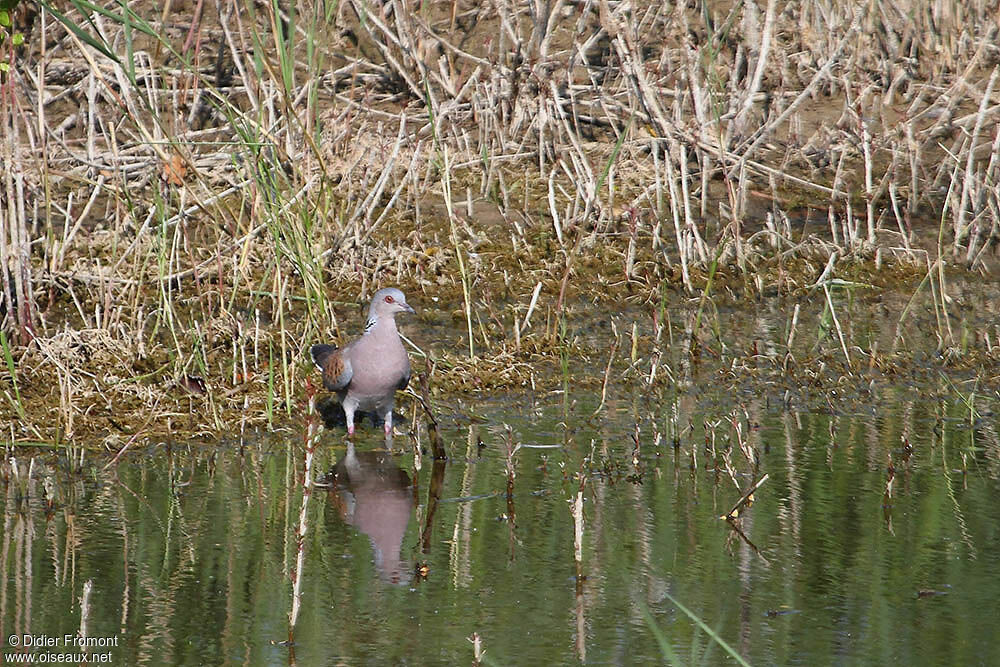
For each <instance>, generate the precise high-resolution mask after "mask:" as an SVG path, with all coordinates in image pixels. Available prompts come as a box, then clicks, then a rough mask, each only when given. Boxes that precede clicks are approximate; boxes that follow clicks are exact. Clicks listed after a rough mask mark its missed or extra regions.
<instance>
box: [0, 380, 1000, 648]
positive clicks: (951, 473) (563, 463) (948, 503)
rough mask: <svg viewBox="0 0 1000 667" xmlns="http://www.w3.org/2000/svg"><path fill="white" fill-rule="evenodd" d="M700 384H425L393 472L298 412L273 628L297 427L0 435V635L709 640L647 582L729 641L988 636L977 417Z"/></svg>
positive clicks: (983, 476) (989, 459) (959, 642)
mask: <svg viewBox="0 0 1000 667" xmlns="http://www.w3.org/2000/svg"><path fill="white" fill-rule="evenodd" d="M711 393H712V392H711V391H708V392H706V395H705V396H701V395H700V394H698V393H696V392H676V391H669V392H667V391H663V392H659V393H657V394H655V395H651V396H611V397H609V400H608V401H607V402H606V404H605V406H604V408H602V410H601V412H600V413H599V414H598V416H597V417H594V418H591V413H592V412H593V411H594V409H595V408H596V407H597V404H598V402H599V396H598V395H596V393H595V392H591V393H588V394H584V395H581V396H577V397H574V398H573V399H572V400H565V401H564V399H563V396H561V395H560V394H558V393H556V394H547V395H524V396H521V397H519V398H516V399H504V400H496V399H493V400H490V399H483V400H477V401H475V402H474V404H473V405H471V406H470V405H466V404H464V403H462V402H456V403H454V404H446V405H442V406H441V412H442V415H441V421H442V434H443V436H444V441H445V443H446V446H447V448H448V450H449V453H450V459H449V461H448V462H447V463H441V464H437V465H434V464H433V462H432V461H431V458H430V457H429V456H427V455H426V454H425V455H423V456H421V457H420V460H419V464H420V467H419V469H417V468H416V459H415V457H414V454H413V446H414V443H413V441H412V440H411V439H410V438H408V437H405V436H402V435H397V436H396V438H395V440H394V442H393V445H394V452H393V453H388V452H386V451H384V450H383V449H382V447H383V445H384V443H383V441H382V438H381V431H380V430H378V429H371V428H368V429H365V430H359V435H358V438H357V440H356V444H357V446H356V449H355V450H354V452H351V453H350V455H349V452H348V448H347V446H346V440H345V438H344V435H343V433H342V432H339V431H325V432H323V434H322V436H321V440H320V444H319V447H318V449H317V453H316V464H315V469H316V471H317V473H318V477H319V478H320V481H321V482H322V483H325V484H328V486H326V487H317V488H315V490H314V493H313V495H312V496H311V499H310V501H309V504H308V508H307V512H306V525H307V532H306V535H305V537H304V538H303V544H304V548H305V552H304V558H303V560H302V566H301V571H300V572H299V573H298V575H297V576H299V577H301V604H302V607H301V610H300V612H299V615H298V618H297V622H296V627H295V628H294V635H293V636H294V643H293V645H289V643H288V640H289V636H290V628H289V613H290V610H291V607H292V596H293V587H292V579H293V577H294V576H296V575H295V572H296V555H297V549H296V544H297V542H296V529H297V527H298V526H299V520H300V518H299V509H300V507H301V503H302V498H303V486H302V478H303V468H304V446H303V443H304V436H303V434H304V429H305V427H304V425H301V424H300V425H295V424H292V425H290V427H289V428H288V429H287V430H285V431H283V432H279V433H277V434H272V435H268V436H262V437H259V438H244V440H243V441H242V443H241V442H239V441H236V440H234V441H231V442H226V443H221V444H217V445H204V444H194V443H170V444H169V445H168V444H165V443H164V444H159V445H157V446H153V447H150V448H149V449H148V450H147V451H145V452H142V453H139V454H137V455H134V456H131V457H126V458H124V459H123V461H122V462H121V463H120V464H119V465H118V466H117V467H116V468H115V469H112V470H108V471H105V470H103V469H102V468H103V465H104V463H105V462H104V461H103V460H96V459H93V460H92V459H90V458H85V459H84V463H83V466H82V468H80V467H79V466H78V465H73V466H70V465H69V464H68V463H67V462H66V459H65V457H64V456H62V455H59V454H53V453H45V452H41V453H39V454H38V455H37V456H35V458H34V460H33V461H31V460H30V459H29V458H28V457H26V456H16V457H12V458H10V459H8V461H7V463H6V464H5V466H4V475H3V487H2V488H3V500H2V502H3V509H4V512H3V536H2V545H0V566H2V569H3V572H4V575H5V580H4V587H3V589H2V591H0V623H2V634H3V637H4V640H5V646H4V651H5V652H8V653H9V652H11V651H13V650H15V649H13V648H12V647H11V646H10V643H9V641H7V638H8V637H9V635H12V634H16V635H19V636H21V635H24V634H30V635H36V636H37V635H41V634H44V635H50V636H56V637H61V636H62V635H64V634H75V633H77V632H78V631H80V628H81V625H85V634H86V635H87V636H89V637H97V638H102V637H107V638H115V640H116V641H117V643H118V646H117V647H112V648H110V649H99V648H95V649H93V651H94V652H95V653H99V652H101V651H103V650H110V653H111V658H112V664H128V665H160V664H169V665H200V664H253V665H256V664H284V663H291V662H295V663H297V664H303V665H316V664H398V663H406V664H459V663H460V664H468V663H470V662H471V661H472V650H473V649H472V644H471V643H470V641H469V640H468V638H469V637H470V636H472V635H473V633H478V635H479V636H480V638H481V640H482V643H483V647H484V648H485V650H486V654H485V658H484V660H485V661H486V662H487V663H491V664H525V665H527V664H576V663H579V662H584V663H588V664H642V663H652V662H661V661H663V660H664V659H665V657H667V656H668V655H670V654H674V655H676V656H677V657H678V658H679V659H681V660H683V661H684V662H686V663H703V662H708V663H713V664H714V663H723V662H732V660H731V658H729V657H728V656H726V654H725V652H724V650H723V649H722V648H721V647H720V646H719V645H718V644H717V643H716V642H715V641H713V640H712V639H710V638H709V637H708V635H707V634H706V633H705V632H704V631H702V630H701V629H699V628H698V626H697V625H696V624H695V622H694V621H693V620H692V619H691V618H690V617H689V616H688V615H686V614H685V613H684V612H682V611H681V610H680V609H679V608H678V606H677V605H675V604H674V602H673V601H672V600H671V598H673V600H676V601H678V602H680V603H681V604H683V605H684V606H685V607H686V608H687V609H688V610H689V611H690V612H691V613H692V614H695V615H697V617H698V618H700V619H701V620H703V621H704V622H705V623H706V624H707V625H708V626H709V627H710V628H712V629H713V631H714V632H715V633H717V635H718V636H719V637H720V638H721V639H722V640H724V641H725V642H727V643H728V644H729V645H730V646H732V648H733V649H734V650H736V651H738V652H739V653H740V654H741V655H742V656H744V657H745V658H746V659H747V660H748V661H749V662H750V663H751V664H796V663H800V664H809V665H816V664H861V663H869V664H886V663H890V662H899V663H904V664H989V663H991V662H995V661H996V660H997V659H998V651H997V648H996V641H995V638H996V637H997V636H1000V619H998V616H997V615H996V614H993V613H992V612H991V610H992V609H993V608H994V607H995V600H996V599H997V597H998V596H1000V529H998V526H1000V509H998V505H997V503H996V502H995V499H996V498H997V497H998V495H1000V484H998V476H997V473H998V462H1000V457H998V454H1000V441H998V439H997V434H996V431H995V428H994V426H993V421H992V417H991V416H990V415H989V414H983V413H982V412H980V413H977V414H974V415H973V417H972V418H970V414H969V410H968V407H967V405H966V404H964V403H962V402H961V401H959V400H957V399H947V398H944V399H942V398H931V397H930V396H931V395H932V394H931V393H929V392H923V393H917V392H915V391H910V390H898V389H891V388H886V387H883V388H879V387H875V388H874V390H873V394H872V398H873V399H874V400H873V401H872V403H871V407H870V408H869V409H859V410H854V411H853V414H850V413H847V411H845V413H844V414H838V413H837V411H835V410H831V409H830V404H829V402H825V403H824V404H823V405H817V406H814V407H813V408H809V407H808V406H806V407H807V409H801V406H800V408H799V409H797V410H795V411H792V410H790V409H786V408H784V407H782V406H781V405H780V404H779V403H777V402H774V401H766V400H762V399H751V400H749V401H746V400H742V399H740V398H739V397H729V400H728V401H727V400H724V397H720V396H711ZM727 404H728V405H727ZM473 408H474V412H475V416H474V417H473V415H472V412H473ZM567 410H568V412H567ZM505 425H507V426H509V427H510V431H509V432H508V430H507V428H506V427H505ZM637 443H638V447H637V446H636V445H637ZM741 443H742V446H741ZM518 444H520V445H522V447H521V448H520V449H518V450H517V452H516V454H515V455H514V457H513V471H514V473H515V474H514V479H513V487H512V489H513V494H512V496H511V497H510V499H509V501H508V497H507V488H508V483H507V482H508V475H507V465H506V451H507V448H508V445H512V446H516V445H518ZM675 444H676V446H675ZM419 446H420V447H421V448H422V449H426V448H427V438H426V434H421V437H420V443H419ZM744 451H746V452H747V453H748V454H744V453H743V452H744ZM748 456H749V457H755V458H756V459H757V460H758V463H757V464H756V466H754V465H752V464H751V463H750V461H749V460H748ZM890 461H891V465H892V468H893V470H894V472H893V479H892V483H891V489H890V493H887V487H888V486H889V483H888V482H889V472H888V470H889V467H890ZM338 462H339V463H338ZM338 465H339V468H338ZM335 468H336V469H337V470H338V471H339V473H340V474H339V475H338V476H337V478H336V479H334V478H333V477H332V476H331V475H330V474H329V473H330V472H331V471H334V470H335ZM29 469H30V475H29ZM581 470H585V471H587V472H586V474H585V477H586V480H585V485H584V495H585V502H584V533H583V541H582V545H583V560H582V573H583V575H584V577H585V578H583V579H580V580H578V578H577V569H576V564H575V562H574V523H573V519H572V516H571V513H570V504H569V502H568V501H569V500H570V499H571V498H573V497H574V496H575V494H576V492H577V490H578V489H579V487H580V485H579V481H578V474H579V472H580V471H581ZM764 474H767V475H768V479H767V481H765V482H764V484H763V485H762V486H761V488H760V489H758V491H757V492H756V493H755V494H754V499H753V502H752V505H750V506H749V507H744V508H742V509H741V510H740V511H739V513H738V514H739V516H738V519H737V521H736V522H728V521H725V520H723V519H721V518H720V517H721V516H722V515H725V514H726V513H727V512H729V510H730V509H731V508H732V507H733V505H734V504H735V503H736V502H737V501H738V500H739V499H740V497H741V495H742V494H743V491H745V490H746V489H747V488H749V487H750V485H751V484H752V483H753V482H754V481H756V480H758V479H760V477H762V476H763V475H764ZM435 496H439V497H440V499H439V500H438V501H436V500H435ZM88 586H89V587H90V591H89V593H86V588H87V587H88ZM653 624H655V628H654V627H653ZM656 631H659V632H661V633H662V635H663V637H664V638H665V640H666V642H667V643H668V645H667V646H666V647H664V646H662V645H661V644H660V643H659V642H658V640H657V638H656ZM55 650H56V649H51V648H49V649H36V650H35V652H42V651H48V652H52V651H55Z"/></svg>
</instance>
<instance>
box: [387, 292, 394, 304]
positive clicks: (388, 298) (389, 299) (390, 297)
mask: <svg viewBox="0 0 1000 667" xmlns="http://www.w3.org/2000/svg"><path fill="white" fill-rule="evenodd" d="M394 301H395V299H393V298H392V295H391V294H390V295H386V297H385V302H386V303H393V302H394Z"/></svg>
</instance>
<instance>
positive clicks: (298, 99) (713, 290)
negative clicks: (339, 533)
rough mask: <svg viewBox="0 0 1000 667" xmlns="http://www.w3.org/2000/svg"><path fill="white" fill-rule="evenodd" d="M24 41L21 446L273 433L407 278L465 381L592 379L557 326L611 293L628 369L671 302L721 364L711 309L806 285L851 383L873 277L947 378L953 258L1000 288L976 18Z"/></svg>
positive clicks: (9, 227) (739, 20)
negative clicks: (846, 299) (857, 290)
mask: <svg viewBox="0 0 1000 667" xmlns="http://www.w3.org/2000/svg"><path fill="white" fill-rule="evenodd" d="M23 21H24V22H25V23H26V25H24V26H21V28H20V29H21V30H22V32H23V33H24V34H25V35H26V37H27V39H26V41H25V45H24V46H23V47H21V48H19V49H16V50H13V51H11V50H10V49H12V48H13V47H12V45H11V44H12V43H11V40H7V41H6V42H4V43H3V45H2V48H3V49H5V51H4V53H3V58H4V60H6V61H9V62H11V63H12V64H13V66H12V68H11V70H10V72H8V73H6V74H3V75H2V85H3V87H2V91H0V93H2V94H0V120H2V127H3V137H2V139H3V140H2V142H0V144H2V147H0V160H2V163H3V165H5V168H4V169H3V174H2V183H0V201H2V206H0V235H2V243H0V252H2V257H0V266H2V267H4V270H2V271H0V316H2V318H3V322H2V329H3V331H4V332H5V337H4V339H3V341H2V342H3V349H4V353H5V360H6V362H7V363H5V364H3V365H2V367H0V389H2V391H3V393H4V394H5V399H4V400H3V401H0V415H2V417H0V419H2V421H3V422H5V423H9V424H10V427H9V431H7V432H6V433H5V437H9V438H10V439H11V441H12V442H27V441H34V442H45V443H51V442H61V441H64V440H66V439H70V438H73V437H77V438H80V437H84V438H86V439H87V440H88V441H91V440H93V439H94V438H100V437H101V435H100V434H103V435H104V436H105V437H112V436H107V427H108V424H109V423H110V424H112V430H111V433H112V434H113V437H114V438H117V439H128V438H132V437H135V436H136V434H138V433H140V432H149V433H154V432H155V433H163V432H170V431H178V432H218V431H221V430H224V429H229V430H232V429H236V428H239V429H242V428H244V427H246V426H247V425H248V424H249V425H252V424H262V423H273V421H274V420H275V419H279V418H281V416H282V415H291V414H293V413H294V412H295V411H297V410H299V409H300V406H299V405H298V403H299V402H300V401H301V396H302V393H301V391H300V387H301V382H302V376H303V374H304V371H305V368H304V363H303V362H302V360H303V359H304V357H303V355H302V350H303V349H305V348H306V347H307V346H308V345H309V344H311V343H312V342H314V341H315V340H316V339H318V338H319V337H325V336H326V335H329V334H331V333H332V334H333V335H334V336H337V335H350V334H352V333H353V331H351V330H350V329H342V326H341V322H340V320H339V319H338V315H340V316H343V314H344V313H345V312H347V311H345V310H344V307H345V306H346V305H347V304H357V303H359V302H363V301H364V300H365V299H366V297H367V295H369V294H370V293H371V292H372V291H374V290H375V289H376V288H377V287H379V286H383V285H387V284H395V285H400V286H402V287H404V288H405V289H407V290H408V291H409V292H411V293H414V294H415V299H414V300H415V301H416V302H417V303H424V304H426V305H427V307H428V309H429V310H430V314H428V315H426V316H425V317H424V319H423V323H424V324H425V325H431V324H433V325H435V326H438V327H439V328H442V329H450V330H451V331H450V332H449V333H448V334H447V336H445V340H447V341H448V345H447V346H444V347H445V349H442V346H441V345H440V344H439V345H437V346H434V347H432V348H431V349H429V350H427V351H428V353H430V354H431V355H432V356H433V357H434V358H435V360H436V361H437V362H438V363H437V365H435V366H434V368H435V373H437V374H438V376H437V377H436V378H435V380H436V382H439V383H440V386H442V387H443V388H445V389H447V388H461V389H465V390H468V389H476V388H486V387H510V386H534V385H536V384H539V382H538V378H539V377H542V378H545V379H546V381H545V382H542V384H547V385H559V384H564V385H565V376H566V373H567V372H568V370H567V366H566V364H565V363H564V361H565V357H566V356H567V355H570V356H572V357H573V359H574V360H577V361H581V360H583V361H585V362H586V363H587V364H591V368H590V370H591V375H596V374H598V373H600V370H601V369H603V368H604V367H605V364H606V363H608V362H607V359H606V355H607V348H608V335H609V334H608V333H607V332H605V334H604V336H603V337H602V338H599V339H597V340H594V339H592V338H588V337H587V336H586V335H579V334H578V333H577V329H578V328H579V327H583V326H586V322H587V320H586V318H583V319H576V320H572V319H571V320H570V322H569V324H567V318H572V317H574V316H575V315H576V314H579V313H582V312H584V310H585V309H593V308H597V309H598V310H601V311H604V310H607V309H612V310H614V309H621V308H623V304H626V306H627V307H635V308H638V309H640V311H641V312H643V313H646V312H651V313H654V314H653V315H652V319H653V322H654V325H655V326H654V328H655V329H656V331H657V333H656V335H655V344H654V343H649V346H648V347H643V346H641V345H640V346H638V347H636V345H633V346H632V348H631V350H629V348H628V346H626V345H624V344H623V346H622V347H621V348H620V349H619V353H620V354H623V355H625V356H624V357H622V358H621V359H620V360H619V362H620V363H621V364H623V365H624V366H625V367H627V368H629V369H631V370H630V373H632V375H633V376H636V377H638V376H639V375H640V374H639V373H638V372H637V371H635V369H636V368H637V366H636V364H637V359H639V358H646V359H648V360H652V359H660V357H661V355H662V354H663V350H661V345H664V346H665V345H666V344H667V337H664V336H662V335H661V334H660V329H661V328H663V327H665V326H669V325H670V324H671V323H670V318H671V315H670V313H671V312H673V311H675V310H676V309H677V307H678V302H682V300H683V299H684V298H685V297H687V298H690V299H692V301H689V302H686V305H685V313H686V312H687V311H686V309H687V308H691V309H692V313H693V314H692V315H690V321H688V320H689V316H688V314H685V315H683V317H677V318H676V319H677V320H678V321H676V322H674V326H677V327H682V328H687V329H688V331H687V334H688V335H694V336H695V337H696V338H700V339H702V340H703V342H704V345H705V346H706V347H707V348H708V349H711V348H712V346H713V342H712V339H713V338H714V339H715V340H716V341H721V340H722V338H723V336H721V335H720V334H719V332H718V330H719V329H720V328H722V327H724V326H725V323H724V320H723V318H722V317H721V316H720V315H719V314H718V313H717V311H715V310H714V308H715V301H716V300H717V299H721V300H723V301H725V300H728V299H730V298H732V299H742V298H746V297H753V298H755V299H759V298H761V297H764V296H769V295H774V294H779V295H791V296H792V297H793V298H795V299H813V300H815V301H817V302H818V303H819V304H821V308H820V310H821V311H822V312H821V313H818V314H817V317H819V318H820V320H819V324H816V325H813V324H811V323H810V324H809V325H805V326H817V327H821V328H822V327H825V326H826V324H825V323H829V324H830V329H829V337H825V338H824V341H825V343H824V346H826V347H825V348H824V350H826V351H830V350H832V353H833V354H842V355H844V357H845V358H846V360H847V366H848V368H855V367H859V366H861V365H862V364H861V362H856V359H857V357H858V353H857V352H854V353H853V354H852V350H853V347H852V346H853V345H854V341H852V340H851V337H850V332H848V333H847V334H845V333H844V329H845V328H848V327H845V326H844V325H843V323H842V322H840V320H839V319H837V318H836V313H837V310H838V309H841V308H843V305H842V304H841V303H840V302H839V299H838V294H839V293H840V292H841V291H843V290H845V289H846V290H847V291H849V290H850V289H853V288H851V287H850V285H853V284H862V283H863V284H872V285H875V286H877V287H879V288H882V289H885V288H890V289H896V290H898V289H907V290H910V292H912V293H913V296H914V297H915V300H911V301H910V302H905V300H904V306H903V307H900V308H899V309H898V310H897V311H895V312H894V313H893V320H894V321H895V322H897V326H896V332H895V334H896V335H895V337H894V339H893V342H892V343H891V344H890V345H889V346H888V349H887V348H886V347H883V348H882V350H881V352H879V353H878V354H881V355H889V357H888V362H889V363H896V362H897V361H898V360H899V359H901V358H904V359H905V358H906V357H907V354H908V353H909V352H911V350H910V349H909V348H908V347H907V341H908V340H910V338H911V337H909V336H908V333H909V332H908V331H907V326H908V318H912V316H913V313H914V312H915V311H914V310H913V305H912V304H915V303H921V304H925V305H924V306H921V307H922V308H924V310H925V311H927V312H932V313H933V315H934V318H935V323H936V324H935V326H934V328H933V332H932V337H933V338H934V339H935V347H936V349H937V350H939V351H946V352H947V355H946V356H948V355H950V356H949V358H951V359H958V358H960V357H961V358H963V359H966V360H968V359H969V358H983V359H989V358H991V355H992V354H993V350H994V348H995V345H993V344H992V343H991V341H992V340H993V339H992V338H991V333H990V332H988V331H987V332H982V335H975V336H973V337H972V338H971V344H970V343H969V340H970V339H969V338H968V337H967V336H963V335H962V334H961V332H956V331H955V330H954V329H953V328H952V326H951V324H950V322H951V319H952V318H954V316H955V313H954V312H953V311H954V308H955V306H954V305H953V302H952V293H953V291H954V285H953V284H952V282H951V279H950V278H949V277H948V273H947V271H946V269H949V270H955V269H956V268H958V269H961V270H971V271H974V272H978V273H983V274H991V273H992V272H993V271H995V270H996V267H995V260H994V257H993V255H994V251H995V246H996V243H995V241H996V239H997V238H998V233H997V232H998V230H997V223H998V220H1000V203H998V194H997V192H998V190H997V188H996V183H997V182H998V176H1000V173H998V172H1000V134H998V132H997V126H998V123H997V116H998V114H1000V93H998V91H997V72H998V69H997V66H998V63H1000V50H998V47H997V35H998V31H1000V26H998V18H997V15H996V12H995V8H993V7H992V6H991V5H990V3H986V2H981V1H980V2H969V3H948V2H944V1H936V2H929V3H926V2H912V1H911V0H893V1H891V2H882V3H877V4H874V5H871V4H869V5H863V6H859V5H858V4H857V3H850V2H840V1H838V2H833V3H804V4H803V3H790V4H785V5H782V4H781V3H777V2H775V1H774V0H769V1H767V2H761V3H756V2H737V3H731V2H691V3H686V4H685V3H681V4H680V5H676V4H671V3H655V2H654V3H641V2H620V1H619V2H611V1H609V0H600V1H592V0H578V1H568V0H554V1H552V2H542V1H541V0H525V1H524V2H514V1H511V0H495V1H491V2H486V3H479V4H476V3H466V2H461V1H459V0H454V1H453V2H450V3H445V2H423V3H407V2H402V1H400V0H389V1H386V2H371V3H369V2H364V1H363V0H344V1H343V2H340V3H337V4H335V5H323V4H310V3H306V4H298V5H293V6H285V7H280V8H276V5H273V4H263V5H243V4H228V3H223V2H209V3H206V2H198V3H196V4H192V3H172V4H170V5H168V6H167V7H166V8H163V9H162V10H161V9H157V8H154V7H151V6H145V5H135V6H127V5H123V4H120V3H116V2H110V3H106V4H103V5H91V4H87V3H77V4H74V5H73V6H72V9H66V10H63V9H60V8H54V7H53V6H51V5H49V4H48V3H44V2H43V3H41V5H40V11H39V12H38V13H37V15H34V16H31V15H26V16H24V17H23ZM845 285H847V287H846V288H845ZM665 295H667V296H665ZM435 298H436V299H439V301H438V302H437V303H435V302H434V301H433V299H435ZM657 304H660V305H659V306H658V305H657ZM571 306H572V308H571ZM456 310H457V312H455V311H456ZM831 314H832V315H833V317H832V318H831V317H830V315H831ZM355 319H356V318H355V317H354V313H353V312H352V313H351V318H350V319H349V320H348V321H347V322H345V325H344V326H347V327H349V326H350V323H352V322H353V321H354V320H355ZM680 320H684V322H683V324H681V322H680ZM834 322H836V323H837V324H836V326H834V324H833V323H834ZM713 327H714V328H715V330H714V331H713V330H712V328H713ZM786 338H787V336H786ZM650 340H652V338H650ZM901 341H902V342H901ZM439 342H440V339H439ZM670 342H671V343H673V344H676V343H677V342H678V341H677V340H672V341H670ZM788 343H789V344H788V348H789V350H788V351H789V352H790V351H791V339H790V338H789V339H788ZM861 347H862V348H865V345H863V344H862V345H861ZM696 348H697V346H695V349H696ZM866 349H867V348H866ZM868 351H869V352H871V353H872V356H875V351H874V350H870V349H868ZM824 353H825V352H824ZM970 355H971V356H970ZM776 358H777V357H776ZM966 363H967V362H966ZM608 368H609V369H610V368H611V364H610V363H608ZM660 369H661V370H662V366H661V367H660ZM643 373H645V374H647V375H649V376H651V377H653V379H654V381H655V380H656V378H657V373H658V371H657V370H656V365H655V364H654V365H653V370H652V372H650V371H649V369H648V368H647V369H646V370H644V371H643ZM663 377H670V376H669V375H667V376H663ZM200 378H205V380H199V379H200ZM598 383H599V380H598ZM605 384H606V382H605ZM195 406H197V407H195ZM151 413H156V415H155V417H153V418H150V414H151ZM97 415H103V416H104V419H103V421H102V420H100V419H95V417H96V416H97ZM237 424H238V426H236V425H237Z"/></svg>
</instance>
